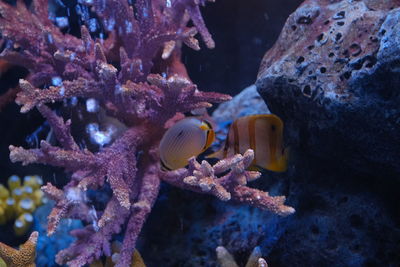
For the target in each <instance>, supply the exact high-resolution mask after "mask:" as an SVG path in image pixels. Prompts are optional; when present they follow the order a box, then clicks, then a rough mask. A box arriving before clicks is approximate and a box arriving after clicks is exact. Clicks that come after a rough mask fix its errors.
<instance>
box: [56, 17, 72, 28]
mask: <svg viewBox="0 0 400 267" xmlns="http://www.w3.org/2000/svg"><path fill="white" fill-rule="evenodd" d="M56 24H57V26H58V27H60V28H66V27H68V26H69V22H68V18H67V17H56Z"/></svg>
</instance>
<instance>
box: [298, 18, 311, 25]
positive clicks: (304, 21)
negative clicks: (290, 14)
mask: <svg viewBox="0 0 400 267" xmlns="http://www.w3.org/2000/svg"><path fill="white" fill-rule="evenodd" d="M311 23H312V19H311V18H310V16H306V17H305V16H303V17H300V18H299V19H298V20H297V24H311Z"/></svg>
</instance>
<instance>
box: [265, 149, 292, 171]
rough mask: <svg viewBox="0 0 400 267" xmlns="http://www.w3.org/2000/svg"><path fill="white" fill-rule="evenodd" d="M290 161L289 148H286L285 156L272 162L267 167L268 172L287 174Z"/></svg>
mask: <svg viewBox="0 0 400 267" xmlns="http://www.w3.org/2000/svg"><path fill="white" fill-rule="evenodd" d="M288 159H289V148H285V150H284V152H283V155H282V156H281V157H279V158H278V159H277V160H275V161H273V162H271V163H270V164H268V166H267V168H266V169H267V170H270V171H274V172H285V171H286V170H287V163H288Z"/></svg>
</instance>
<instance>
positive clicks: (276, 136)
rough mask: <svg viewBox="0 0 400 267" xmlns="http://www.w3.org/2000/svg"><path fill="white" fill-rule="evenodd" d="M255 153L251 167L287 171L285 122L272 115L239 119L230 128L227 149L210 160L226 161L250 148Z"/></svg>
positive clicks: (214, 154)
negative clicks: (284, 138) (284, 145)
mask: <svg viewBox="0 0 400 267" xmlns="http://www.w3.org/2000/svg"><path fill="white" fill-rule="evenodd" d="M249 148H250V149H252V150H253V151H254V160H253V163H252V167H255V166H257V167H261V168H264V169H267V170H270V171H275V172H284V171H286V169H287V158H288V151H287V149H284V148H283V122H282V120H281V119H280V118H279V117H278V116H276V115H273V114H262V115H250V116H245V117H241V118H238V119H236V120H235V121H234V122H233V123H232V124H231V127H230V128H229V132H228V136H227V138H226V141H225V146H224V147H223V148H222V149H221V150H219V151H217V152H215V153H213V154H211V155H208V156H207V158H218V159H223V158H226V157H229V156H233V155H235V154H237V153H241V154H243V153H244V152H246V150H247V149H249Z"/></svg>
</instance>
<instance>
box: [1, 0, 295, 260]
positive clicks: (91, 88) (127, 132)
mask: <svg viewBox="0 0 400 267" xmlns="http://www.w3.org/2000/svg"><path fill="white" fill-rule="evenodd" d="M78 2H79V3H78V5H79V6H80V7H81V8H86V9H88V8H90V10H91V12H93V13H94V14H95V15H96V16H95V17H96V18H94V20H92V19H90V18H89V16H87V17H86V16H83V17H84V18H83V20H84V21H83V22H84V24H85V25H86V26H85V25H84V26H82V27H81V37H80V38H77V37H75V36H72V35H70V34H68V33H66V34H63V33H62V32H61V31H60V30H59V29H58V28H57V27H56V26H55V25H54V24H53V22H52V21H50V20H49V17H51V16H50V15H49V14H48V12H49V11H48V10H50V9H48V3H47V1H46V0H34V1H33V3H32V6H31V7H30V8H29V9H28V8H27V6H26V5H25V3H22V1H20V0H18V1H17V5H16V6H11V5H9V4H7V3H5V2H2V1H0V31H1V33H2V37H3V38H4V41H5V42H7V44H8V45H7V46H6V48H5V50H4V51H3V52H2V53H1V54H0V59H5V60H7V61H8V62H9V63H10V64H15V65H21V66H23V67H25V68H27V69H28V70H29V72H30V74H29V75H28V77H27V78H26V80H20V88H21V91H20V92H19V93H18V95H17V98H16V102H17V104H19V105H21V112H23V113H26V112H29V111H30V110H32V109H34V108H37V109H38V110H39V111H40V112H41V114H42V115H43V116H44V117H45V118H46V119H47V121H48V123H49V124H50V126H51V128H52V130H53V132H54V135H55V137H56V139H57V141H58V144H59V145H60V146H56V144H53V143H52V144H50V143H48V142H46V141H41V143H40V148H36V149H24V148H22V147H15V146H12V145H11V146H10V147H9V149H10V159H11V161H12V162H22V164H23V165H27V164H31V163H41V164H48V165H52V166H59V167H63V168H64V169H65V171H67V172H68V173H69V174H70V175H71V179H70V181H69V182H68V183H67V185H65V186H64V188H63V189H58V188H56V187H55V186H53V185H51V184H47V185H46V186H44V187H43V188H42V189H43V191H44V192H45V193H46V195H47V196H48V197H49V198H51V199H53V200H54V201H55V206H54V208H53V210H52V212H51V213H50V215H49V223H48V234H49V235H51V234H53V233H54V231H56V229H57V225H58V224H59V222H60V220H62V219H63V218H79V219H81V220H82V221H83V223H84V225H85V226H84V228H83V229H79V230H75V231H73V232H72V233H71V234H72V235H74V236H75V237H76V238H77V240H76V241H75V242H74V243H73V244H72V245H71V246H70V247H69V248H67V249H65V250H63V251H61V252H59V253H58V255H57V259H56V261H57V263H59V264H65V263H67V264H68V265H70V266H84V265H87V264H89V263H91V262H92V261H94V260H96V259H99V258H100V257H101V256H102V255H106V256H110V254H111V248H110V244H111V242H112V238H113V236H114V235H116V234H119V233H121V232H124V233H125V234H124V241H123V245H122V249H121V253H120V255H119V261H118V263H117V266H119V267H122V266H129V265H130V263H131V259H132V253H133V251H134V248H135V245H136V241H137V238H138V235H139V233H140V231H141V229H142V226H143V224H144V222H145V220H146V217H147V216H148V214H149V213H150V211H151V208H152V206H153V204H154V202H155V200H156V198H157V195H158V191H159V186H160V182H161V180H164V181H166V182H168V183H170V184H173V185H175V186H178V187H181V188H184V189H189V190H192V191H195V192H200V193H207V194H211V195H214V196H216V197H218V198H219V199H221V200H223V201H227V200H230V199H232V200H235V201H239V202H243V203H247V204H250V205H254V206H257V207H260V208H263V209H268V210H270V211H272V212H275V213H277V214H280V215H288V214H290V213H293V212H294V209H293V208H291V207H288V206H285V205H284V201H285V198H284V197H271V196H269V195H268V193H266V192H262V191H260V190H257V189H252V188H249V187H247V186H246V185H247V182H249V181H252V180H254V179H257V178H258V177H259V175H260V174H259V173H258V172H252V171H247V170H246V168H247V167H248V166H249V165H250V163H251V162H252V160H253V156H254V155H253V152H252V151H248V152H246V153H245V154H244V155H243V156H242V155H235V156H234V157H231V158H228V159H224V160H221V161H219V162H218V163H217V164H215V165H214V166H211V165H210V164H209V163H207V162H206V161H203V162H202V163H201V164H199V163H198V162H197V161H196V159H194V158H192V159H190V162H189V168H188V169H179V170H176V171H172V172H162V171H161V170H160V169H159V151H158V147H159V142H160V139H161V138H162V136H163V134H164V133H165V131H166V127H169V126H171V125H172V123H174V122H176V120H177V119H180V118H183V117H184V115H183V113H185V112H189V111H192V110H193V109H197V108H207V107H210V106H211V105H212V103H220V102H223V101H226V100H229V99H230V96H227V95H223V94H218V93H213V92H202V91H200V90H199V89H198V88H197V86H196V85H195V84H193V83H192V82H191V80H190V79H189V77H188V75H187V71H186V69H185V66H184V65H183V63H182V62H181V60H180V55H181V52H180V48H181V46H182V44H183V43H185V44H186V45H188V46H189V47H191V48H193V49H195V50H198V49H200V47H199V42H198V41H197V39H195V35H196V34H197V32H199V33H200V35H201V37H202V39H203V40H204V42H205V44H206V46H207V47H209V48H212V47H214V45H215V44H214V41H213V40H212V38H211V34H210V33H209V32H208V30H207V28H206V27H205V24H204V21H203V18H202V16H201V14H200V9H199V6H200V5H204V4H205V2H206V1H205V0H171V1H161V0H153V1H145V0H138V1H134V2H135V3H134V4H133V5H130V4H129V1H126V0H108V1H104V0H91V1H78ZM190 19H191V20H192V22H193V24H194V27H188V22H189V20H190ZM93 21H95V22H96V23H95V24H101V25H102V28H101V30H104V31H105V32H106V33H107V34H105V35H103V34H101V36H102V37H101V38H95V37H94V36H95V35H96V33H95V29H93V27H92V26H93V25H92V24H93V23H92V22H93ZM103 36H108V37H107V38H106V39H103ZM77 98H80V99H83V100H95V101H96V103H98V110H99V113H98V114H101V116H98V118H99V121H100V123H103V122H104V123H105V122H107V123H108V122H109V120H112V121H113V122H115V123H116V124H118V125H121V124H122V125H123V127H122V126H121V128H123V130H121V133H120V135H118V137H115V138H113V139H112V140H111V141H110V142H107V144H103V143H101V142H99V143H101V145H100V146H99V148H98V150H95V149H93V151H89V150H88V149H82V148H80V147H79V146H78V144H77V143H80V140H79V139H78V138H82V136H74V137H75V138H76V141H75V140H74V138H73V137H72V135H71V131H70V128H71V124H72V123H73V122H72V121H71V120H66V121H64V119H63V118H61V117H59V116H58V115H57V113H56V112H55V111H53V110H51V109H50V108H49V106H47V104H51V103H54V102H64V103H65V104H66V105H67V104H68V103H69V102H71V101H69V100H73V99H75V100H76V99H77ZM92 98H93V99H92ZM66 100H68V101H66ZM72 108H73V109H78V113H81V110H79V109H80V107H79V106H73V107H72ZM87 111H88V112H90V111H89V110H87ZM103 120H104V121H103ZM83 122H84V123H85V121H84V120H83ZM109 188H111V192H110V193H108V192H109ZM88 190H91V191H95V192H98V193H99V194H102V197H104V198H106V200H105V201H106V202H104V203H103V202H102V203H100V205H97V203H95V204H96V205H92V204H89V203H90V202H89V201H94V202H95V201H96V199H90V200H89V199H88V198H89V196H90V194H88V193H87V191H88Z"/></svg>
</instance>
